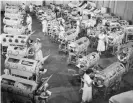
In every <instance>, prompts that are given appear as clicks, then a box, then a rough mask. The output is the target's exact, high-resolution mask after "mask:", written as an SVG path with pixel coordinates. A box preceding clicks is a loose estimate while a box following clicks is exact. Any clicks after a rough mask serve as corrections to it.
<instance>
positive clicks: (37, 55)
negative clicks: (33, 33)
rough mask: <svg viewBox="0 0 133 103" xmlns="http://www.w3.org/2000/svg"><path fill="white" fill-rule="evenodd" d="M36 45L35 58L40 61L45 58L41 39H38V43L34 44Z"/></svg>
mask: <svg viewBox="0 0 133 103" xmlns="http://www.w3.org/2000/svg"><path fill="white" fill-rule="evenodd" d="M34 47H35V60H37V61H40V60H42V59H43V53H42V50H41V48H42V44H41V43H40V39H39V38H37V39H36V43H35V44H34Z"/></svg>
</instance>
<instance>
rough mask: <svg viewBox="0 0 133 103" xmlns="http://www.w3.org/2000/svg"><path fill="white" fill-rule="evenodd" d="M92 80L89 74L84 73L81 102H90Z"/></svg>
mask: <svg viewBox="0 0 133 103" xmlns="http://www.w3.org/2000/svg"><path fill="white" fill-rule="evenodd" d="M92 81H93V80H92V79H91V78H90V76H89V72H88V71H86V73H85V74H84V76H83V82H84V86H83V88H82V89H83V94H82V102H81V103H85V102H90V101H91V100H92Z"/></svg>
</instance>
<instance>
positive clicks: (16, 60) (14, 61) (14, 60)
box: [8, 58, 20, 63]
mask: <svg viewBox="0 0 133 103" xmlns="http://www.w3.org/2000/svg"><path fill="white" fill-rule="evenodd" d="M19 61H20V60H19V59H14V58H9V59H8V62H12V63H18V62H19Z"/></svg>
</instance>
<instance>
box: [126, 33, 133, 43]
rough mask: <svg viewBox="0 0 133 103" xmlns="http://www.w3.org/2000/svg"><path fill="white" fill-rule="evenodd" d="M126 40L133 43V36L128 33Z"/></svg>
mask: <svg viewBox="0 0 133 103" xmlns="http://www.w3.org/2000/svg"><path fill="white" fill-rule="evenodd" d="M127 40H128V41H133V34H132V33H129V34H128V35H127Z"/></svg>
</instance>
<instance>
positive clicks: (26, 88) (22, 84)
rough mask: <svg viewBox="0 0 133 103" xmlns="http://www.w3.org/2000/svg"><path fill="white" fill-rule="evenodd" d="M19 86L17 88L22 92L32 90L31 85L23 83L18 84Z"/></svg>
mask: <svg viewBox="0 0 133 103" xmlns="http://www.w3.org/2000/svg"><path fill="white" fill-rule="evenodd" d="M19 84H21V85H18V86H21V87H22V88H23V89H24V90H28V91H31V90H32V85H29V84H25V83H19Z"/></svg>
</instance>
